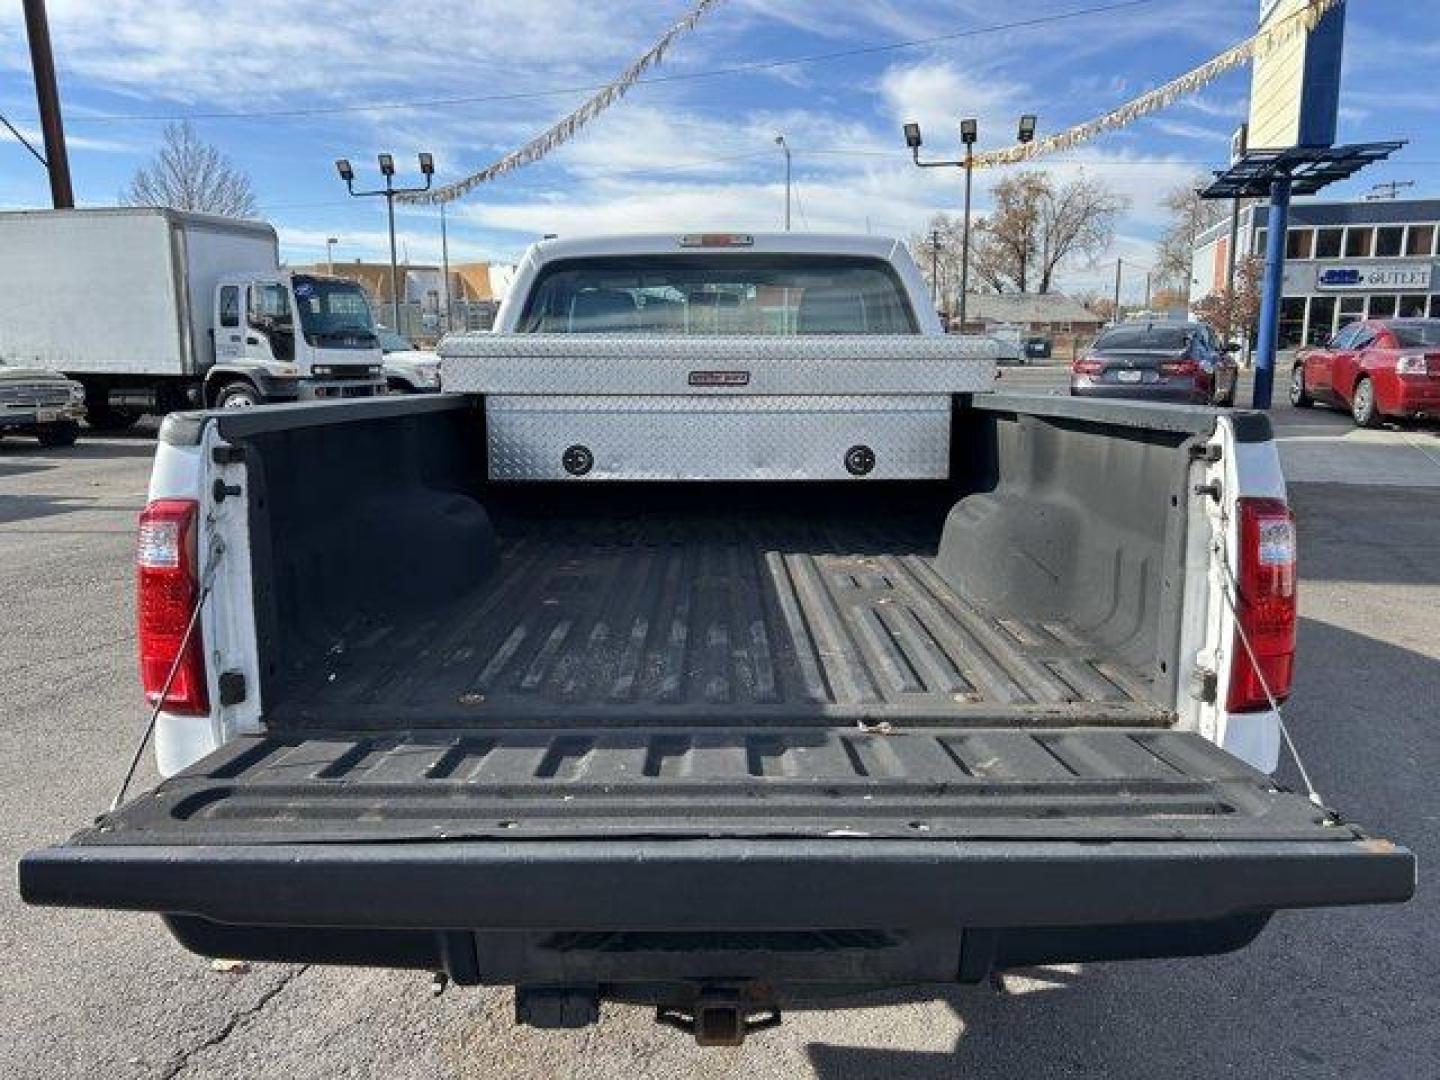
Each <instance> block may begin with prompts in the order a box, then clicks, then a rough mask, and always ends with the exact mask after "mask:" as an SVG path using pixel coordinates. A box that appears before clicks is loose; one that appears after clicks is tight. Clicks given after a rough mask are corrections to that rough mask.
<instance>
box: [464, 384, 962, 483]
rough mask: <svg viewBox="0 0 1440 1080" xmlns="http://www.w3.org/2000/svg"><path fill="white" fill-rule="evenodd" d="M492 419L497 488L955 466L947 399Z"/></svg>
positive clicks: (504, 406)
mask: <svg viewBox="0 0 1440 1080" xmlns="http://www.w3.org/2000/svg"><path fill="white" fill-rule="evenodd" d="M485 417H486V424H487V427H488V431H489V443H490V446H489V450H490V478H491V479H492V480H578V479H584V480H852V479H858V478H873V479H878V480H935V479H943V478H944V477H945V476H946V475H947V473H948V469H949V461H950V399H949V398H948V397H946V396H944V395H943V394H925V395H921V394H912V395H906V396H886V397H878V396H877V397H859V396H840V395H834V394H826V395H819V394H816V395H806V396H800V395H796V396H791V397H785V396H777V395H768V396H765V397H743V398H737V397H713V396H712V397H705V396H699V395H697V396H675V395H666V396H659V395H655V396H649V397H643V396H636V397H618V396H616V397H601V396H567V397H547V396H544V395H538V394H535V395H530V394H527V395H494V396H490V397H487V398H486V399H485ZM576 455H581V456H579V457H577V456H576Z"/></svg>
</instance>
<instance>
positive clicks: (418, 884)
mask: <svg viewBox="0 0 1440 1080" xmlns="http://www.w3.org/2000/svg"><path fill="white" fill-rule="evenodd" d="M1340 828H1343V827H1340ZM1414 885H1415V863H1414V858H1413V856H1412V855H1411V854H1410V853H1409V852H1408V851H1406V850H1404V849H1403V848H1399V847H1396V846H1395V845H1393V844H1390V843H1389V842H1387V841H1375V840H1362V839H1355V838H1353V833H1350V832H1349V830H1345V831H1344V833H1343V834H1342V835H1341V837H1340V838H1337V839H1335V840H1322V841H1307V842H1301V841H1284V842H1270V841H1253V842H1234V841H1224V842H1210V841H1193V840H1177V841H1173V842H1171V841H1126V842H1109V843H1093V842H1089V843H1087V842H1073V841H1070V842H1051V841H1026V842H1016V841H944V840H915V841H888V840H866V839H859V838H856V839H846V840H838V839H837V840H825V841H787V840H775V841H767V840H655V841H647V840H615V841H573V842H572V841H553V842H550V841H523V842H515V843H505V842H491V841H449V840H437V841H435V842H423V843H388V844H387V843H381V844H375V843H337V844H316V845H304V844H277V845H273V846H251V845H237V846H214V847H211V846H204V847H196V846H170V845H147V846H140V845H136V846H122V845H113V846H112V845H93V846H92V845H70V846H65V847H55V848H48V849H44V850H41V851H36V852H32V853H30V854H29V855H27V856H25V858H24V859H23V860H22V861H21V863H20V891H21V895H22V896H23V898H24V899H25V900H26V901H27V902H28V903H32V904H49V905H63V906H70V907H96V908H110V909H120V910H133V911H153V912H161V913H166V914H180V915H195V916H200V917H201V918H204V919H207V920H210V921H213V922H219V923H229V924H237V925H246V926H256V925H268V926H287V927H348V928H372V929H393V928H409V929H422V928H431V929H444V928H457V927H458V928H485V929H487V930H614V929H630V930H677V929H695V930H715V929H730V930H740V929H793V928H864V927H884V928H907V927H908V928H925V927H930V928H964V929H971V928H983V927H991V928H1016V927H1065V926H1069V927H1084V926H1100V925H1112V924H1124V923H1176V922H1193V921H1205V920H1217V919H1225V918H1228V917H1232V916H1240V915H1249V914H1260V913H1268V912H1271V911H1275V910H1278V909H1284V908H1304V907H1319V906H1330V905H1349V904H1369V903H1395V902H1400V901H1404V900H1407V899H1409V898H1410V896H1411V895H1412V893H1413V891H1414Z"/></svg>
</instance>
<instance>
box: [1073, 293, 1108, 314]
mask: <svg viewBox="0 0 1440 1080" xmlns="http://www.w3.org/2000/svg"><path fill="white" fill-rule="evenodd" d="M1074 299H1076V300H1078V301H1080V303H1081V304H1083V305H1084V306H1085V307H1086V308H1088V309H1089V310H1091V311H1093V312H1094V313H1095V315H1096V316H1097V317H1098V318H1100V319H1101V320H1102V321H1103V322H1109V321H1110V320H1111V319H1113V318H1114V317H1115V301H1114V300H1113V299H1111V298H1110V297H1109V296H1107V295H1106V294H1105V293H1102V292H1100V290H1098V289H1086V290H1084V291H1083V292H1079V293H1075V294H1074Z"/></svg>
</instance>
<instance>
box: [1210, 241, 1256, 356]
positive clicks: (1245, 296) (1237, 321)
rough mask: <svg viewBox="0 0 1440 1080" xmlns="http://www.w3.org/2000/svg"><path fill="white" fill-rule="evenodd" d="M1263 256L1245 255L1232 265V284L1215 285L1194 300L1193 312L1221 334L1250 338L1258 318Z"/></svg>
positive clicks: (1253, 334) (1230, 338) (1229, 337)
mask: <svg viewBox="0 0 1440 1080" xmlns="http://www.w3.org/2000/svg"><path fill="white" fill-rule="evenodd" d="M1264 271H1265V260H1264V259H1261V258H1260V257H1259V256H1257V255H1247V256H1246V257H1245V258H1243V259H1241V260H1240V262H1239V263H1238V264H1237V266H1236V268H1235V287H1234V288H1233V289H1231V288H1223V289H1217V290H1216V291H1214V292H1212V293H1210V294H1208V295H1206V296H1204V297H1202V298H1201V299H1200V300H1199V301H1197V302H1196V304H1195V314H1196V315H1198V316H1199V317H1200V318H1202V319H1204V320H1205V321H1206V322H1208V323H1209V324H1210V325H1211V326H1213V327H1214V328H1215V331H1216V332H1217V333H1218V334H1219V335H1220V336H1221V337H1223V338H1226V339H1229V340H1232V341H1233V340H1236V339H1244V340H1247V341H1248V340H1251V339H1253V338H1254V336H1255V333H1256V330H1257V329H1258V327H1259V322H1260V294H1261V291H1262V286H1261V278H1262V277H1263V276H1264Z"/></svg>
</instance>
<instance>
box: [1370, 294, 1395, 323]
mask: <svg viewBox="0 0 1440 1080" xmlns="http://www.w3.org/2000/svg"><path fill="white" fill-rule="evenodd" d="M1399 299H1400V298H1399V297H1398V296H1372V297H1370V318H1372V319H1393V318H1394V317H1395V306H1396V302H1397V301H1398V300H1399Z"/></svg>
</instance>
